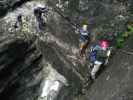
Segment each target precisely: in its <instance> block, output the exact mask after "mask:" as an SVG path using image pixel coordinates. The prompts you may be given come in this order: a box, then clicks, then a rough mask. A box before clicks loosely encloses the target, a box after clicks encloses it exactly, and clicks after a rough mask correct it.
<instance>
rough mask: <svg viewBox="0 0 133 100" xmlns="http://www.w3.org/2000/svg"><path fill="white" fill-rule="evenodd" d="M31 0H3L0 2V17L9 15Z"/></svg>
mask: <svg viewBox="0 0 133 100" xmlns="http://www.w3.org/2000/svg"><path fill="white" fill-rule="evenodd" d="M27 1H29V0H1V1H0V17H1V16H3V15H4V14H6V13H7V11H9V10H14V9H15V8H17V7H19V6H21V5H22V4H23V3H24V2H27Z"/></svg>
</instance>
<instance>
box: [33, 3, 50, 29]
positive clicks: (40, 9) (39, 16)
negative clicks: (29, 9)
mask: <svg viewBox="0 0 133 100" xmlns="http://www.w3.org/2000/svg"><path fill="white" fill-rule="evenodd" d="M47 12H48V8H47V7H45V6H43V5H37V7H36V8H35V9H34V15H35V17H36V20H37V22H38V31H40V30H44V27H45V25H46V22H45V20H44V18H43V15H44V16H45V17H46V14H47Z"/></svg>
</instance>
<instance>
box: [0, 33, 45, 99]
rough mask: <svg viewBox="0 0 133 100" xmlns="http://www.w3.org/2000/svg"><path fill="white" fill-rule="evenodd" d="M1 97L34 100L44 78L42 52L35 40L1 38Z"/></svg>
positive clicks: (10, 37)
mask: <svg viewBox="0 0 133 100" xmlns="http://www.w3.org/2000/svg"><path fill="white" fill-rule="evenodd" d="M0 58H1V59H0V99H1V100H25V99H27V100H33V99H34V98H35V97H37V96H38V95H39V92H41V91H40V89H39V88H40V83H41V80H42V76H43V75H42V65H41V58H42V55H41V53H40V52H39V51H38V50H37V49H36V47H35V44H34V42H33V41H25V40H24V39H20V38H14V37H13V36H10V35H9V36H7V37H6V36H3V37H1V38H0Z"/></svg>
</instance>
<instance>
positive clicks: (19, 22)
mask: <svg viewBox="0 0 133 100" xmlns="http://www.w3.org/2000/svg"><path fill="white" fill-rule="evenodd" d="M21 24H22V15H21V14H19V15H18V16H17V20H16V22H15V24H14V28H15V29H17V28H19V26H20V25H21Z"/></svg>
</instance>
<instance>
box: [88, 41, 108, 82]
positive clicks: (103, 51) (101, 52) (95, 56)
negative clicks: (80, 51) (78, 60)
mask: <svg viewBox="0 0 133 100" xmlns="http://www.w3.org/2000/svg"><path fill="white" fill-rule="evenodd" d="M108 47H109V43H108V41H106V40H100V41H99V42H96V43H94V44H92V45H91V46H90V53H89V57H88V58H89V61H90V63H91V65H90V66H91V67H93V68H92V70H91V73H90V74H91V75H90V76H91V79H93V80H94V79H95V77H96V73H97V72H98V71H99V69H100V66H101V65H102V64H104V63H105V61H106V59H107V58H108V57H107V56H109V55H108V54H107V53H108ZM106 63H107V62H106Z"/></svg>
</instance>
